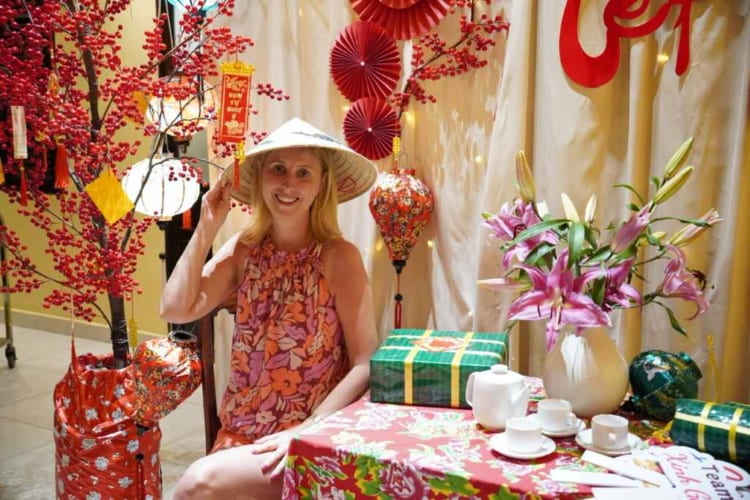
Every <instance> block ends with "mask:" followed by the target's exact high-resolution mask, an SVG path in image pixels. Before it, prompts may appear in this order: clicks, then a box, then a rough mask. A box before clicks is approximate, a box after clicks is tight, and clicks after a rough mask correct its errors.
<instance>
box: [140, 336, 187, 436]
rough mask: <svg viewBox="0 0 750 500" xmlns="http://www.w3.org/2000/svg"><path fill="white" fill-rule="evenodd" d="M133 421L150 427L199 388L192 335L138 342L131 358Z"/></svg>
mask: <svg viewBox="0 0 750 500" xmlns="http://www.w3.org/2000/svg"><path fill="white" fill-rule="evenodd" d="M133 371H134V375H135V420H136V422H138V423H139V424H141V425H144V426H146V427H150V426H152V425H154V424H155V423H156V422H158V421H159V420H161V419H162V418H163V417H165V416H167V415H168V414H169V413H170V412H171V411H172V410H174V409H175V408H177V406H179V404H180V403H182V402H183V401H185V400H186V399H187V398H189V397H190V395H191V394H192V393H193V392H195V389H197V388H198V386H199V385H201V360H200V353H199V352H198V348H197V339H196V337H195V335H193V334H192V333H189V332H184V331H180V330H178V331H174V332H170V334H169V336H167V337H161V338H157V339H151V340H147V341H145V342H141V343H140V344H139V345H138V347H137V348H136V350H135V355H134V357H133Z"/></svg>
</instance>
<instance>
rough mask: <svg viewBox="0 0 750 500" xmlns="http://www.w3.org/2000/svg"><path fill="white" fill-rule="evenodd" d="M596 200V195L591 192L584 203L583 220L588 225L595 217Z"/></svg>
mask: <svg viewBox="0 0 750 500" xmlns="http://www.w3.org/2000/svg"><path fill="white" fill-rule="evenodd" d="M596 202H597V198H596V195H595V194H592V195H591V198H589V201H588V203H586V210H585V211H584V212H583V221H584V222H585V223H586V224H588V225H589V226H590V225H591V223H592V222H594V218H595V217H596Z"/></svg>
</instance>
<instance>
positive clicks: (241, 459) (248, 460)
mask: <svg viewBox="0 0 750 500" xmlns="http://www.w3.org/2000/svg"><path fill="white" fill-rule="evenodd" d="M253 448H254V445H246V446H238V447H236V448H229V449H226V450H221V451H217V452H215V453H212V454H211V455H207V456H205V457H202V458H200V459H198V460H196V461H195V462H193V464H192V465H190V467H188V469H187V470H186V471H185V474H183V475H182V477H181V478H180V480H179V482H178V483H177V486H176V487H175V491H174V500H185V499H191V500H199V499H218V498H232V499H244V498H257V499H265V498H268V499H271V498H273V499H277V500H278V499H279V498H281V486H282V482H283V476H279V477H277V478H275V479H271V478H270V477H269V476H268V475H265V474H263V473H262V472H261V470H260V466H261V464H262V463H263V461H264V460H267V458H268V454H266V453H262V454H254V453H253V452H252V450H253Z"/></svg>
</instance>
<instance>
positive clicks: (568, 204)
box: [560, 193, 581, 222]
mask: <svg viewBox="0 0 750 500" xmlns="http://www.w3.org/2000/svg"><path fill="white" fill-rule="evenodd" d="M560 199H561V200H562V206H563V212H565V218H566V219H568V220H572V221H573V222H579V221H580V220H581V217H580V216H579V215H578V211H577V210H576V207H575V205H573V202H572V201H570V198H568V195H567V194H565V193H561V194H560Z"/></svg>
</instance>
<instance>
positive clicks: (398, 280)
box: [392, 259, 406, 328]
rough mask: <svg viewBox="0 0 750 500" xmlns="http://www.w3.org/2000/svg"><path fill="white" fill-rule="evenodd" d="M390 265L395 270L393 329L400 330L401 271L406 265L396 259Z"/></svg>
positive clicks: (403, 261)
mask: <svg viewBox="0 0 750 500" xmlns="http://www.w3.org/2000/svg"><path fill="white" fill-rule="evenodd" d="M392 263H393V267H395V268H396V295H395V296H394V297H393V299H394V300H395V301H396V304H395V307H394V310H393V328H401V302H402V301H403V300H404V296H403V295H401V270H402V269H403V268H404V266H405V265H406V261H405V260H400V259H396V260H394V261H393V262H392Z"/></svg>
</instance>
